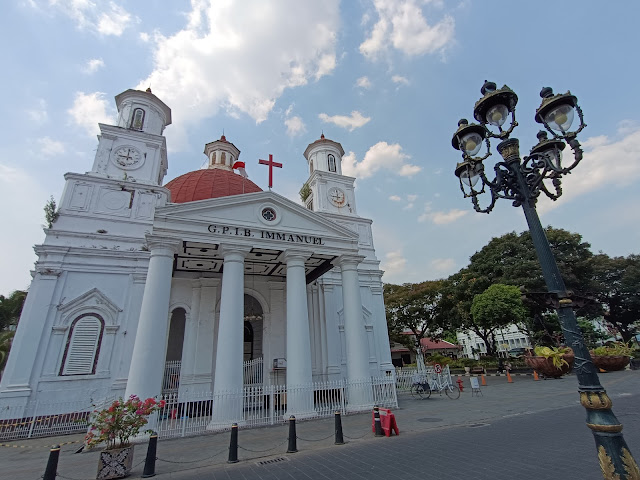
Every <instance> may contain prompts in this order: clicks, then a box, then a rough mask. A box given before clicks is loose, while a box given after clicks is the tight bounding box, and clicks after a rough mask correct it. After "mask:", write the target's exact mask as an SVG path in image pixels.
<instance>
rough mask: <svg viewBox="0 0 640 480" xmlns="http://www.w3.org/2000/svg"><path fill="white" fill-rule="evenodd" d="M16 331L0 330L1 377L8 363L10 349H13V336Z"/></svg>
mask: <svg viewBox="0 0 640 480" xmlns="http://www.w3.org/2000/svg"><path fill="white" fill-rule="evenodd" d="M14 335H15V332H11V331H8V330H7V331H4V332H0V378H2V372H3V370H4V367H5V365H6V364H7V358H8V357H9V350H11V342H13V336H14Z"/></svg>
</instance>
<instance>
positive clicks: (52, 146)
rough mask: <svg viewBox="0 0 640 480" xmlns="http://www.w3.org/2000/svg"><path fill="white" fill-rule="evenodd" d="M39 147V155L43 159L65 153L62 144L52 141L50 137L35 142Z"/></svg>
mask: <svg viewBox="0 0 640 480" xmlns="http://www.w3.org/2000/svg"><path fill="white" fill-rule="evenodd" d="M36 142H37V143H38V145H39V146H40V152H39V153H40V155H42V156H44V157H52V156H54V155H60V154H61V153H64V152H65V150H66V149H65V147H64V144H63V143H62V142H60V141H57V140H53V139H52V138H50V137H43V138H39V139H38V140H36Z"/></svg>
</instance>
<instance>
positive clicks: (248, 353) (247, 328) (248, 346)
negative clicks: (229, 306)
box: [244, 320, 253, 361]
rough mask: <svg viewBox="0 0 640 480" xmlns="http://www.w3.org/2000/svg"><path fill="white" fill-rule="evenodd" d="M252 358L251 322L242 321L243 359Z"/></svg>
mask: <svg viewBox="0 0 640 480" xmlns="http://www.w3.org/2000/svg"><path fill="white" fill-rule="evenodd" d="M252 358H253V327H252V326H251V322H248V321H246V320H245V322H244V360H245V361H246V360H251V359H252Z"/></svg>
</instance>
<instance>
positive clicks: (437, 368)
mask: <svg viewBox="0 0 640 480" xmlns="http://www.w3.org/2000/svg"><path fill="white" fill-rule="evenodd" d="M433 371H434V372H436V373H442V365H440V364H439V363H436V364H435V365H434V366H433Z"/></svg>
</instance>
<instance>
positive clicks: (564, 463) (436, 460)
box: [0, 370, 640, 480]
mask: <svg viewBox="0 0 640 480" xmlns="http://www.w3.org/2000/svg"><path fill="white" fill-rule="evenodd" d="M600 379H601V382H602V384H603V385H604V387H605V388H606V389H607V392H608V393H609V395H610V397H611V398H612V400H613V410H614V412H615V414H616V416H617V417H618V419H619V420H620V422H621V423H622V424H623V425H624V432H623V433H624V435H625V439H626V441H627V443H628V445H629V447H630V449H631V451H632V453H633V454H634V455H635V457H636V460H638V458H639V457H640V416H639V414H640V413H639V412H638V405H640V372H638V371H629V370H627V371H624V372H612V373H606V374H601V376H600ZM464 381H465V391H464V393H463V394H462V395H461V396H460V398H459V399H458V400H451V399H449V398H447V397H446V396H439V395H437V394H434V395H433V396H432V397H431V398H430V399H427V400H418V399H414V398H413V397H411V396H410V395H408V394H401V395H400V396H399V408H398V409H396V410H394V413H395V415H396V420H397V423H398V426H399V428H400V435H399V436H397V437H395V436H394V437H391V438H386V437H383V438H376V437H374V436H373V434H372V433H371V414H359V415H348V416H345V417H343V422H342V423H343V430H344V437H345V441H346V445H334V421H333V418H331V419H323V420H314V421H306V422H298V424H297V437H298V439H297V448H298V452H297V453H290V454H287V453H286V451H287V446H288V441H287V439H288V426H287V425H280V426H275V427H269V428H259V429H253V430H240V432H239V441H238V444H239V454H238V456H239V459H240V462H238V463H236V464H227V463H226V461H227V458H228V446H229V433H218V434H210V435H204V436H200V437H191V438H181V439H171V440H161V441H160V442H159V443H158V452H157V457H158V461H157V463H156V477H157V478H159V479H180V480H182V479H184V480H194V479H265V480H266V479H273V480H275V479H323V480H324V479H334V478H349V479H365V478H366V479H369V478H384V479H387V478H389V479H395V478H397V479H401V478H402V479H414V478H415V479H418V478H439V477H445V478H469V479H485V478H486V479H489V478H491V479H515V478H517V479H547V478H548V479H554V480H557V479H580V480H585V479H586V480H590V479H593V480H596V479H601V478H602V474H601V473H600V468H599V465H598V461H597V457H596V450H595V446H594V440H593V436H592V434H591V431H590V430H589V429H588V428H587V427H586V425H585V411H584V408H583V407H582V406H580V404H579V400H578V394H577V380H576V378H575V376H572V375H570V376H567V377H565V378H562V379H558V380H539V381H534V380H533V379H532V377H530V376H516V377H514V382H513V383H507V380H506V378H505V377H487V383H488V385H487V386H486V387H482V395H481V396H479V397H478V396H472V395H471V389H470V388H469V387H470V386H469V379H468V378H464ZM81 438H82V437H81V436H79V435H73V436H65V437H57V438H44V439H33V440H26V441H16V442H10V443H11V444H12V445H16V447H10V446H3V447H1V448H0V462H1V465H2V477H3V478H7V479H12V480H14V479H15V480H36V479H38V478H41V476H42V474H43V472H44V468H45V466H46V462H47V458H48V454H49V446H50V445H52V444H54V443H64V442H76V443H66V444H64V445H63V446H62V452H61V455H60V462H59V465H58V478H63V479H64V478H67V479H78V480H82V479H87V480H88V479H92V478H95V473H96V469H97V463H98V460H97V458H98V453H97V452H87V453H80V454H76V453H75V451H77V450H78V448H79V446H80V445H81ZM4 445H7V444H4ZM145 455H146V445H138V446H136V452H135V459H134V465H135V468H134V469H133V472H132V475H131V477H130V478H138V477H140V475H141V474H142V468H143V462H144V458H145Z"/></svg>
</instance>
